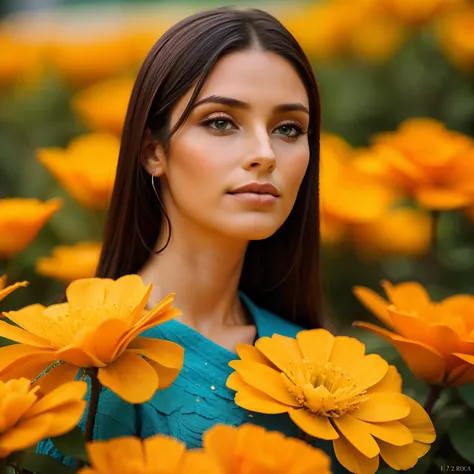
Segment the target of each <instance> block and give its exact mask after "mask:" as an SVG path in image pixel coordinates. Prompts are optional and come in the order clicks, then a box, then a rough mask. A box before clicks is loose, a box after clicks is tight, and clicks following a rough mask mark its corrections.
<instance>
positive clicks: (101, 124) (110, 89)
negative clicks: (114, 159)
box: [72, 78, 133, 135]
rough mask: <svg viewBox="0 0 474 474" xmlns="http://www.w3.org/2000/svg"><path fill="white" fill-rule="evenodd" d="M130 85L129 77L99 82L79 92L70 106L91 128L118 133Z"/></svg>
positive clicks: (129, 92) (131, 84) (125, 109)
mask: <svg viewBox="0 0 474 474" xmlns="http://www.w3.org/2000/svg"><path fill="white" fill-rule="evenodd" d="M132 87H133V79H129V78H117V79H110V80H108V81H105V82H100V83H98V84H94V85H92V86H90V87H89V88H87V89H85V90H83V91H82V92H79V93H78V94H77V95H76V97H74V99H73V101H72V106H73V108H74V110H75V111H76V113H77V114H78V115H79V117H80V118H81V119H82V121H83V122H84V123H85V124H86V125H87V126H88V127H89V128H90V129H91V130H94V131H97V132H108V133H113V134H117V135H120V134H121V133H122V127H123V121H124V119H125V114H126V112H127V106H128V101H129V99H130V94H131V93H132Z"/></svg>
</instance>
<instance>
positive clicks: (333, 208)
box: [320, 134, 394, 243]
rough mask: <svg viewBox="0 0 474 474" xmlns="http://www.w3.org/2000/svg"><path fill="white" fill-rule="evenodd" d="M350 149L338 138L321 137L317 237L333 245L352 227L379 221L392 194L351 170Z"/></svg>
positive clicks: (388, 189) (375, 182) (391, 199)
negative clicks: (319, 235)
mask: <svg viewBox="0 0 474 474" xmlns="http://www.w3.org/2000/svg"><path fill="white" fill-rule="evenodd" d="M350 154H351V148H350V146H349V145H348V144H347V142H345V141H344V140H342V139H341V138H339V137H336V136H333V135H328V134H324V135H323V136H322V137H321V184H320V186H321V198H320V217H321V237H322V240H323V242H324V243H336V242H338V241H339V240H341V239H342V238H343V237H344V236H345V234H347V232H348V230H349V228H350V226H352V225H354V224H360V223H367V222H372V221H374V220H376V219H379V218H380V217H382V216H383V215H384V214H385V213H386V211H387V209H388V206H389V205H391V204H392V202H393V199H394V194H393V192H392V191H391V189H390V188H389V187H388V186H385V185H383V184H381V183H378V182H377V181H376V180H374V179H372V178H371V177H368V176H367V175H365V174H363V173H360V172H359V171H358V170H357V169H355V168H354V167H352V165H351V161H350Z"/></svg>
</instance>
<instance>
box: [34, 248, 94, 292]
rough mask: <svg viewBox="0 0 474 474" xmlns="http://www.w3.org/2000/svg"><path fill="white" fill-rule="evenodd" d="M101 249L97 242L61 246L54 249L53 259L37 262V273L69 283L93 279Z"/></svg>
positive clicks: (46, 258)
mask: <svg viewBox="0 0 474 474" xmlns="http://www.w3.org/2000/svg"><path fill="white" fill-rule="evenodd" d="M101 247H102V246H101V244H100V243H96V242H82V243H79V244H76V245H72V246H65V245H60V246H58V247H56V248H54V249H53V252H52V256H51V257H42V258H40V259H39V260H38V261H37V262H36V272H37V273H39V274H40V275H44V276H48V277H51V278H57V279H59V280H63V281H65V282H67V283H70V282H72V281H74V280H79V279H80V278H91V277H93V276H94V275H95V271H96V267H97V264H98V262H99V256H100V251H101Z"/></svg>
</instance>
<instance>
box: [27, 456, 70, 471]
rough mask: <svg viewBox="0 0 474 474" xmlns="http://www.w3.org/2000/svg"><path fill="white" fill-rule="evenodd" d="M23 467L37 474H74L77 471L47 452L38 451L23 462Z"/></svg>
mask: <svg viewBox="0 0 474 474" xmlns="http://www.w3.org/2000/svg"><path fill="white" fill-rule="evenodd" d="M21 467H22V468H23V469H24V470H27V471H31V472H34V473H36V474H52V473H54V474H74V473H75V472H76V470H75V469H73V468H72V467H67V466H65V465H64V464H62V463H60V462H59V461H58V460H56V459H54V458H52V457H50V456H47V455H46V454H37V453H32V454H30V455H29V456H28V457H27V458H26V459H25V460H24V461H23V462H22V463H21Z"/></svg>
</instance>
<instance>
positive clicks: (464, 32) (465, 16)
mask: <svg viewBox="0 0 474 474" xmlns="http://www.w3.org/2000/svg"><path fill="white" fill-rule="evenodd" d="M473 29H474V5H473V4H472V2H471V3H467V4H466V5H465V6H464V7H463V8H459V9H456V10H455V11H453V12H451V14H449V15H446V17H445V18H443V20H442V21H441V22H440V26H439V29H438V37H439V40H440V43H441V45H442V46H443V48H444V50H445V52H446V54H447V56H448V57H449V58H450V59H451V61H452V62H453V63H454V64H456V65H458V66H459V67H460V68H462V69H465V70H466V71H470V72H474V37H473V34H472V31H473Z"/></svg>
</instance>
